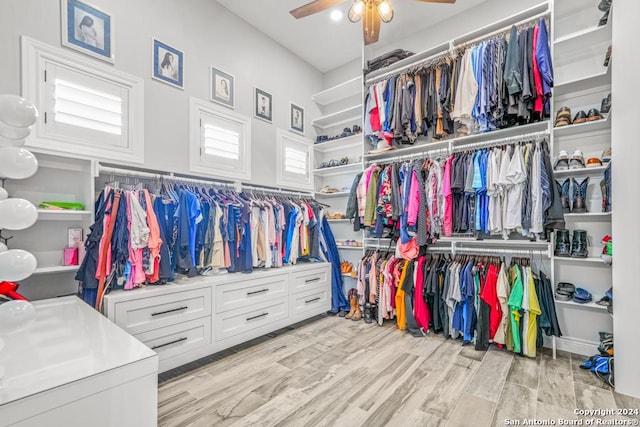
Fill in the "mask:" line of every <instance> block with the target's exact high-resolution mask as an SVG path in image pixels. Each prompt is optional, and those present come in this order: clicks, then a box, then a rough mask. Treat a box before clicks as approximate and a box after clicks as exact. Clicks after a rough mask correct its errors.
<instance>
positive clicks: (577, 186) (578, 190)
mask: <svg viewBox="0 0 640 427" xmlns="http://www.w3.org/2000/svg"><path fill="white" fill-rule="evenodd" d="M571 183H572V190H573V195H572V196H573V203H572V206H571V212H572V213H585V212H587V211H588V210H587V187H588V186H589V177H586V178H585V179H584V180H583V181H582V182H580V183H578V181H577V180H576V179H575V178H571Z"/></svg>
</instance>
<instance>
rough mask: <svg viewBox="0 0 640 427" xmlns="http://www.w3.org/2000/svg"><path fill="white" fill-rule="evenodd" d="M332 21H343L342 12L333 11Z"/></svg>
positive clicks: (338, 10)
mask: <svg viewBox="0 0 640 427" xmlns="http://www.w3.org/2000/svg"><path fill="white" fill-rule="evenodd" d="M329 16H330V17H331V20H333V21H336V22H338V21H339V20H341V19H342V11H341V10H340V9H335V10H332V11H331V15H329Z"/></svg>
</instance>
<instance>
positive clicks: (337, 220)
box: [327, 219, 351, 223]
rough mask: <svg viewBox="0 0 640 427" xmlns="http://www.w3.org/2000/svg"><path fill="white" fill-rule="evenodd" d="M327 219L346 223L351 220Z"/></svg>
mask: <svg viewBox="0 0 640 427" xmlns="http://www.w3.org/2000/svg"><path fill="white" fill-rule="evenodd" d="M327 221H329V222H346V223H348V222H351V220H349V219H327Z"/></svg>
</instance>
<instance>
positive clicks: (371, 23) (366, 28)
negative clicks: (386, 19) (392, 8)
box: [362, 6, 380, 45]
mask: <svg viewBox="0 0 640 427" xmlns="http://www.w3.org/2000/svg"><path fill="white" fill-rule="evenodd" d="M362 32H363V33H364V44H365V45H370V44H372V43H375V42H377V41H378V38H379V37H380V15H379V14H378V8H377V7H371V6H368V9H367V10H366V11H365V13H364V16H363V18H362Z"/></svg>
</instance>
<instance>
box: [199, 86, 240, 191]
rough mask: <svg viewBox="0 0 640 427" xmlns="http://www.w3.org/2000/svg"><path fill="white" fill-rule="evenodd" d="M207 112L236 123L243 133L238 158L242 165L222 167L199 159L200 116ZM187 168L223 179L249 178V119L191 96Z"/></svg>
mask: <svg viewBox="0 0 640 427" xmlns="http://www.w3.org/2000/svg"><path fill="white" fill-rule="evenodd" d="M203 113H204V114H208V115H211V116H215V117H219V118H221V119H224V120H229V121H232V122H236V123H238V124H239V125H240V126H242V132H243V135H244V141H241V143H243V144H244V156H243V157H241V158H240V162H241V164H242V167H241V168H240V169H238V168H235V167H234V168H224V167H216V168H215V169H214V168H213V167H212V166H210V165H204V164H203V163H202V162H201V160H200V145H201V140H200V116H201V114H203ZM189 170H190V171H191V172H195V173H198V174H202V175H208V176H213V177H216V178H223V179H227V180H228V179H230V178H231V179H236V180H242V181H249V180H251V119H250V118H249V117H247V116H243V115H242V114H238V113H236V112H235V111H231V110H229V109H226V108H222V107H217V106H215V105H212V103H211V102H207V101H203V100H200V99H197V98H193V97H191V98H190V100H189Z"/></svg>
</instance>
